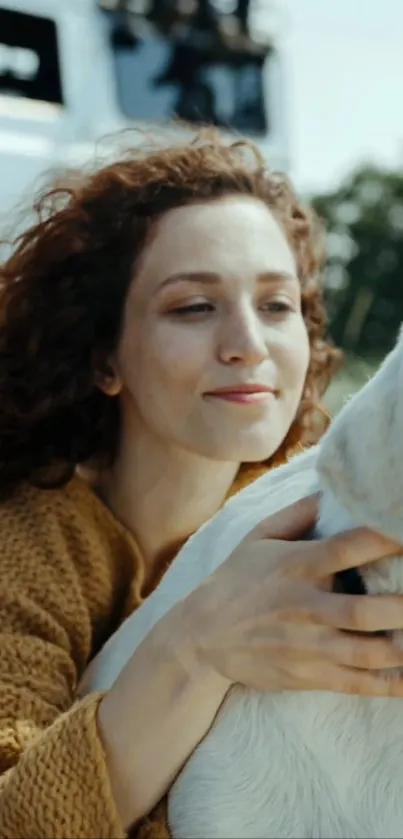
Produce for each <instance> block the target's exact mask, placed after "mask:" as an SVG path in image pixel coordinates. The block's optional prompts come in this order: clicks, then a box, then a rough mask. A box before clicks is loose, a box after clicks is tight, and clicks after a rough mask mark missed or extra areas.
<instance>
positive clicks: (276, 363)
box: [115, 196, 309, 462]
mask: <svg viewBox="0 0 403 839" xmlns="http://www.w3.org/2000/svg"><path fill="white" fill-rule="evenodd" d="M308 363H309V343H308V337H307V332H306V328H305V324H304V321H303V318H302V314H301V303H300V284H299V281H298V277H297V273H296V266H295V260H294V257H293V253H292V251H291V249H290V247H289V245H288V243H287V241H286V238H285V236H284V234H283V232H282V230H281V228H280V227H279V224H278V223H277V222H276V220H275V218H274V216H273V215H272V214H271V212H270V211H269V210H268V209H267V207H266V206H265V205H264V204H263V203H261V202H260V201H258V200H255V199H253V198H248V197H244V196H240V197H238V196H237V197H231V198H226V199H223V200H218V201H211V202H208V203H204V204H197V205H192V206H186V207H180V208H177V209H174V210H170V211H169V212H167V213H166V215H164V216H163V217H162V219H161V220H160V221H159V222H158V226H157V227H156V229H155V231H154V235H153V237H152V240H151V242H150V244H149V245H148V246H147V248H146V249H145V252H144V255H143V258H142V260H141V265H140V267H139V269H138V271H137V272H136V276H135V278H134V280H133V282H132V284H131V287H130V289H129V293H128V297H127V301H126V306H125V313H124V323H123V331H122V335H121V340H120V344H119V348H118V352H117V356H116V359H115V367H116V370H117V374H118V380H119V383H120V385H119V386H120V398H121V400H122V408H123V416H124V427H125V428H126V429H130V433H139V432H140V433H141V430H143V432H146V434H147V435H148V436H149V435H150V434H151V435H152V437H153V438H154V439H156V440H157V439H158V441H159V442H160V443H161V442H164V444H168V445H173V446H175V447H180V448H181V449H182V450H183V449H185V450H188V451H190V452H193V453H195V454H198V455H199V456H202V457H205V458H210V459H211V458H212V459H216V460H220V461H235V462H247V461H260V460H264V459H266V458H268V457H269V456H271V455H272V454H273V453H274V452H275V451H276V450H277V448H278V447H279V445H280V444H281V442H282V440H283V439H284V437H285V435H286V433H287V431H288V429H289V427H290V425H291V423H292V421H293V419H294V417H295V414H296V411H297V408H298V405H299V402H300V398H301V394H302V390H303V386H304V381H305V376H306V372H307V368H308ZM223 389H225V391H226V392H223ZM245 389H249V391H250V392H245Z"/></svg>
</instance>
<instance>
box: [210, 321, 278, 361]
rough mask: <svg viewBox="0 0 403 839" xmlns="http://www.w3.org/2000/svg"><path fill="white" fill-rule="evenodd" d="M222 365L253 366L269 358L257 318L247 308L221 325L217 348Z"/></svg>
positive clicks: (263, 333)
mask: <svg viewBox="0 0 403 839" xmlns="http://www.w3.org/2000/svg"><path fill="white" fill-rule="evenodd" d="M218 355H219V359H220V361H221V362H222V363H224V364H245V365H247V366H251V367H252V366H255V365H256V364H260V363H261V362H262V361H264V360H265V359H266V358H268V356H269V348H268V341H267V335H266V334H265V330H264V327H263V325H262V323H261V322H260V319H259V317H258V316H257V315H256V314H255V312H251V311H249V310H248V308H247V307H244V308H243V309H242V310H241V311H239V312H236V313H234V314H233V315H232V316H231V317H229V318H228V320H227V322H226V323H225V324H223V327H222V329H221V334H220V338H219V346H218Z"/></svg>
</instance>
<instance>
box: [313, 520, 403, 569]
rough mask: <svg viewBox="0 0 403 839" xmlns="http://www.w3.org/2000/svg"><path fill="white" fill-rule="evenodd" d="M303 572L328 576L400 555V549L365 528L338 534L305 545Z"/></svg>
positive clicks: (383, 537) (395, 544) (390, 541)
mask: <svg viewBox="0 0 403 839" xmlns="http://www.w3.org/2000/svg"><path fill="white" fill-rule="evenodd" d="M305 551H306V566H305V567H306V570H307V571H308V572H311V573H314V574H315V575H316V576H317V575H319V576H320V577H328V576H329V575H330V574H336V573H337V571H345V570H347V569H348V568H356V567H357V566H360V565H366V564H367V563H369V562H375V561H376V560H379V559H381V558H383V557H387V556H395V555H396V554H400V553H402V554H403V547H402V546H401V545H398V544H397V542H394V541H392V540H391V539H388V538H387V536H383V535H382V534H381V533H376V532H375V531H373V530H369V529H368V528H366V527H357V528H355V529H354V530H349V531H347V532H344V533H337V534H336V535H334V536H331V537H330V538H329V539H322V540H318V541H312V542H307V543H305Z"/></svg>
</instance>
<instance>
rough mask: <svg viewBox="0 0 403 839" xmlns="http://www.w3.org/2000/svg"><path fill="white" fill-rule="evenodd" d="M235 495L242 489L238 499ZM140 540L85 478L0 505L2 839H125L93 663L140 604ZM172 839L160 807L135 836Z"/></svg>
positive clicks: (21, 494)
mask: <svg viewBox="0 0 403 839" xmlns="http://www.w3.org/2000/svg"><path fill="white" fill-rule="evenodd" d="M236 488H238V487H237V482H236V485H235V486H234V488H233V489H236ZM141 581H142V562H141V556H140V554H139V550H138V548H137V545H136V543H135V540H134V539H133V537H132V536H131V535H130V533H129V532H128V531H127V530H126V529H125V528H123V527H122V526H121V525H120V524H119V523H118V521H117V520H116V519H115V518H114V516H113V515H112V513H110V512H109V511H108V510H107V508H106V507H105V505H104V504H103V503H102V502H101V501H100V500H99V499H98V497H97V496H96V495H95V494H94V493H93V492H92V490H91V489H90V488H89V487H88V486H87V484H86V483H85V482H84V481H83V480H82V479H81V478H79V477H76V478H74V479H73V480H72V481H70V483H69V484H68V485H67V486H65V487H63V488H62V489H58V490H39V489H35V488H33V487H28V486H25V487H23V488H22V489H20V490H19V491H18V492H17V493H16V494H15V495H14V496H13V497H12V498H11V499H10V500H9V501H6V502H5V503H2V504H0V839H31V837H32V838H33V837H38V839H48V838H49V839H50V838H51V837H54V839H59V837H60V839H61V837H66V839H67V837H76V839H83V838H84V837H86V838H87V837H97V838H99V839H100V837H105V838H106V839H112V837H113V839H115V837H116V838H119V839H120V837H124V836H125V832H124V830H123V827H122V824H121V821H120V819H119V816H118V813H117V810H116V807H115V804H114V800H113V797H112V793H111V788H110V783H109V778H108V772H107V767H106V762H105V757H104V753H103V749H102V744H101V741H100V738H99V735H98V731H97V721H96V717H97V708H98V704H99V702H100V699H101V696H102V695H100V694H97V695H92V696H90V697H86V698H85V699H84V700H80V701H75V699H74V697H75V691H76V687H77V684H78V681H79V680H80V678H81V676H82V674H83V672H84V670H85V668H86V666H87V664H88V662H89V660H90V659H91V657H92V656H93V655H94V654H95V653H96V652H97V651H98V650H99V649H100V647H101V645H102V644H103V643H104V642H105V641H106V639H107V638H108V637H109V636H110V634H111V633H112V632H113V631H114V630H115V629H116V628H117V627H118V625H119V623H120V622H121V621H122V620H123V619H124V618H125V617H126V616H127V615H128V614H129V613H130V612H131V611H132V610H133V609H135V608H136V607H137V606H138V605H139V604H140V603H141V599H142V598H141ZM134 835H136V837H137V839H145V837H147V838H148V837H153V839H160V837H166V836H168V831H167V827H166V822H165V808H164V803H162V804H161V805H160V806H159V808H157V810H156V812H155V814H153V815H152V817H151V818H149V819H146V820H144V822H143V823H142V824H141V825H139V826H138V827H137V828H136V830H135V831H134Z"/></svg>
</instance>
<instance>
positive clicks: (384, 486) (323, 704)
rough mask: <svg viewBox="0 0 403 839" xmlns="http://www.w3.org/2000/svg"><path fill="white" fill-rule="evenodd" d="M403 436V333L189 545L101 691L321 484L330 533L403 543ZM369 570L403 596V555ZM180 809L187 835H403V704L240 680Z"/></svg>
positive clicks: (177, 816)
mask: <svg viewBox="0 0 403 839" xmlns="http://www.w3.org/2000/svg"><path fill="white" fill-rule="evenodd" d="M402 437H403V336H402V335H401V336H400V338H399V341H398V344H397V346H396V348H395V350H394V351H393V352H392V353H391V354H390V356H389V357H388V358H387V359H386V361H385V362H384V364H383V365H382V367H381V368H380V370H379V371H378V373H377V374H376V375H375V376H374V378H373V379H372V380H371V381H369V382H368V384H367V385H366V386H365V387H364V388H363V389H362V390H361V391H360V392H359V393H358V394H357V395H355V396H354V397H353V398H352V399H351V400H350V401H349V402H348V403H347V405H346V406H345V407H344V409H343V410H342V411H341V413H340V414H339V416H338V417H337V418H336V420H335V422H334V423H333V425H332V427H331V429H330V431H329V432H328V433H327V435H326V436H325V437H324V438H323V440H322V442H321V444H320V446H319V447H316V448H315V449H312V450H310V451H309V452H307V453H304V454H302V455H299V456H298V457H296V458H294V459H293V460H292V461H291V462H290V463H289V464H287V465H286V466H283V467H281V468H280V469H278V470H275V471H274V472H271V473H268V474H267V475H265V476H264V477H263V478H260V479H259V480H258V481H256V482H255V483H254V484H252V485H251V486H249V487H247V488H246V489H245V490H243V491H242V492H240V493H239V494H238V495H237V496H235V497H234V498H232V499H231V500H230V501H228V503H227V504H226V505H225V507H224V508H223V509H222V510H221V511H220V512H219V513H218V514H217V515H216V516H215V517H214V518H213V519H212V520H211V521H210V522H209V523H207V524H206V525H205V526H204V527H202V528H201V529H200V530H199V531H198V532H197V533H196V534H195V535H194V536H193V537H192V538H191V539H190V540H189V541H188V543H187V544H186V545H185V547H184V548H183V549H182V551H181V552H180V553H179V555H178V557H177V559H176V560H175V561H174V563H173V565H172V566H171V568H170V569H169V571H168V572H167V573H166V575H165V577H164V578H163V580H162V582H161V583H160V585H159V587H158V588H157V590H156V591H155V592H154V594H152V595H151V596H150V597H149V598H148V600H147V601H146V602H145V604H144V605H143V606H142V607H141V608H140V609H139V610H138V611H136V612H135V613H134V614H133V615H132V616H131V617H129V618H128V620H126V622H125V623H124V624H123V625H122V627H121V628H120V629H119V630H118V632H117V633H116V634H115V635H114V636H113V637H112V638H111V640H110V641H109V642H108V643H107V644H106V646H105V647H104V649H103V650H102V651H101V653H100V655H99V656H98V658H97V659H96V660H95V662H94V663H93V665H92V667H91V669H90V672H89V680H87V690H99V689H107V688H108V687H109V686H110V685H111V684H112V683H113V682H114V680H115V679H116V677H117V676H118V674H119V672H120V671H121V669H122V668H123V666H124V665H125V664H126V662H127V661H128V659H129V658H130V656H131V655H132V653H133V651H134V650H135V649H136V647H137V646H138V645H139V643H140V642H141V640H142V639H143V638H144V637H145V635H146V634H147V633H148V632H149V630H150V629H151V628H152V626H153V625H154V624H155V623H156V622H157V621H158V620H159V619H160V618H161V617H162V616H163V615H164V614H165V613H166V612H167V611H168V610H169V609H170V608H171V607H172V606H173V604H174V603H175V602H176V601H178V600H179V599H180V598H182V597H184V596H185V595H186V594H188V593H189V592H190V591H191V590H193V589H194V588H195V587H196V586H198V585H199V584H200V583H201V582H202V581H203V580H204V579H205V578H206V577H207V576H208V575H209V574H210V573H211V572H212V571H213V570H214V569H215V568H217V566H218V565H220V563H222V562H223V561H224V560H225V559H227V558H228V557H229V555H230V554H231V552H232V551H233V549H234V548H235V547H236V546H237V545H238V544H239V542H240V541H241V540H242V539H243V537H244V536H245V535H246V534H247V533H248V532H249V531H250V530H251V529H252V528H253V527H254V526H255V525H256V524H257V523H258V522H260V521H261V520H262V519H263V518H265V517H266V516H268V515H269V514H271V513H274V512H275V511H277V510H280V509H281V508H283V507H284V506H286V505H288V504H290V503H292V502H293V501H295V500H297V499H298V498H301V497H303V496H306V495H308V494H310V493H311V492H312V491H315V490H317V489H320V490H322V500H321V508H320V516H319V521H318V528H317V530H318V533H319V535H330V534H332V533H335V532H339V531H341V530H345V529H349V528H351V527H352V526H355V525H356V524H367V525H370V526H371V527H373V528H376V529H378V530H379V531H381V532H384V533H386V534H387V535H390V536H392V537H393V538H395V539H396V540H398V541H399V542H403V514H402V511H403V469H402ZM361 571H362V575H363V577H364V579H365V583H366V587H367V589H368V591H369V592H370V593H374V594H375V593H380V592H385V593H386V592H399V593H400V592H403V561H402V559H401V558H399V557H396V558H393V559H388V560H383V561H381V562H379V563H374V564H371V565H370V566H368V567H367V568H364V569H361ZM397 640H398V639H397ZM168 815H169V824H170V828H171V831H172V835H173V837H174V839H213V837H216V838H217V839H223V837H225V839H230V838H231V837H233V839H247V837H248V839H249V837H250V839H256V837H267V839H285V837H299V839H301V837H319V839H325V837H327V839H329V838H330V837H334V839H336V838H337V839H339V837H340V839H346V837H351V839H353V837H357V839H363V837H403V702H402V701H401V700H400V699H379V698H362V697H354V696H346V695H342V694H332V693H324V692H323V693H320V692H316V693H314V692H312V693H279V694H271V695H270V694H262V693H257V692H254V691H250V690H246V689H244V688H242V687H240V686H235V687H234V688H232V689H231V690H230V692H229V694H228V696H227V699H226V700H225V702H224V704H223V706H222V708H221V710H220V712H219V714H218V717H217V719H216V722H215V724H214V726H213V728H212V729H211V731H210V733H209V734H208V735H207V736H206V738H205V739H204V741H203V742H202V743H201V744H200V745H199V747H198V748H197V749H196V751H195V752H194V754H193V755H192V757H191V758H190V759H189V761H188V763H187V764H186V766H185V767H184V769H183V770H182V772H181V774H180V775H179V777H178V779H177V780H176V782H175V784H174V785H173V788H172V789H171V791H170V794H169V811H168Z"/></svg>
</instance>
